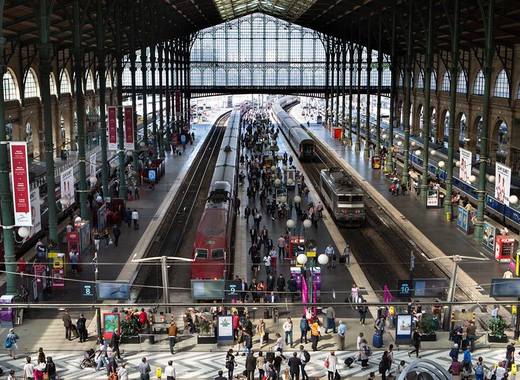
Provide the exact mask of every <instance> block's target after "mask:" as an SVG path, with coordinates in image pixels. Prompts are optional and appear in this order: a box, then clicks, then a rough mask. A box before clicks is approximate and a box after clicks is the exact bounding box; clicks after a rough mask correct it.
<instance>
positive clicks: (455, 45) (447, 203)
mask: <svg viewBox="0 0 520 380" xmlns="http://www.w3.org/2000/svg"><path fill="white" fill-rule="evenodd" d="M459 2H460V0H453V23H452V25H451V68H450V76H451V81H450V107H449V109H450V124H449V126H448V128H449V132H448V162H446V197H445V198H444V215H445V216H446V220H447V221H451V219H452V215H453V210H452V209H451V195H452V193H453V156H454V149H455V120H456V118H457V117H456V116H457V115H456V109H457V78H458V77H459V55H460V52H459V42H460V20H459V18H460V17H459V13H460V3H459ZM457 141H458V139H457ZM484 173H485V172H484Z"/></svg>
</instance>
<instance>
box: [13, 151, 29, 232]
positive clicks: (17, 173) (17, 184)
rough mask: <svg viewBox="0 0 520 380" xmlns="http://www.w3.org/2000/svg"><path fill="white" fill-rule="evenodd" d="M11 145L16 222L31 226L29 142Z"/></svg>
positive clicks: (18, 224) (19, 224) (16, 223)
mask: <svg viewBox="0 0 520 380" xmlns="http://www.w3.org/2000/svg"><path fill="white" fill-rule="evenodd" d="M9 146H10V152H11V175H12V185H13V206H14V207H13V208H14V224H15V225H16V226H31V225H32V218H31V195H30V193H29V191H30V189H29V163H28V161H27V143H26V142H19V141H16V142H15V141H13V142H11V143H10V144H9Z"/></svg>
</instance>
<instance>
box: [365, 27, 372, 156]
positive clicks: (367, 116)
mask: <svg viewBox="0 0 520 380" xmlns="http://www.w3.org/2000/svg"><path fill="white" fill-rule="evenodd" d="M371 39H372V36H371V34H370V18H369V19H368V42H367V87H366V88H367V96H366V100H367V111H366V114H365V126H366V141H365V157H366V158H369V157H370V140H371V138H370V90H371V84H370V75H371V73H372V45H371Z"/></svg>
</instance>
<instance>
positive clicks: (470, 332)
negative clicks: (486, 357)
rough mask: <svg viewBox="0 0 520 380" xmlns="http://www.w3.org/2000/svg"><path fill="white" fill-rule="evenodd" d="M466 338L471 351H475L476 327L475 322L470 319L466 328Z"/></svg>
mask: <svg viewBox="0 0 520 380" xmlns="http://www.w3.org/2000/svg"><path fill="white" fill-rule="evenodd" d="M466 339H467V341H468V343H469V346H470V350H471V352H473V351H475V340H476V339H477V327H476V326H475V322H473V321H471V322H470V323H469V326H468V327H467V328H466Z"/></svg>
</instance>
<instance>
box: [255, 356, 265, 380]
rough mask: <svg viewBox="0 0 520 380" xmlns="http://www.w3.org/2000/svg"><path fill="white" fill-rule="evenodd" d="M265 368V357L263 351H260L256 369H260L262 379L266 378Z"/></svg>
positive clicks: (259, 378) (259, 374) (259, 373)
mask: <svg viewBox="0 0 520 380" xmlns="http://www.w3.org/2000/svg"><path fill="white" fill-rule="evenodd" d="M264 368H265V358H264V355H263V353H262V351H260V352H259V353H258V357H257V358H256V369H257V370H258V380H262V379H263V378H264V374H265V369H264Z"/></svg>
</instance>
